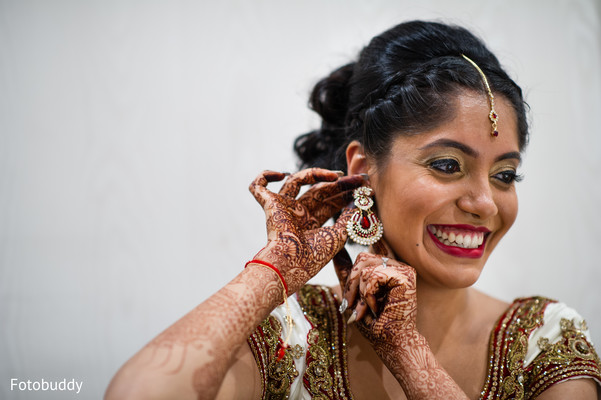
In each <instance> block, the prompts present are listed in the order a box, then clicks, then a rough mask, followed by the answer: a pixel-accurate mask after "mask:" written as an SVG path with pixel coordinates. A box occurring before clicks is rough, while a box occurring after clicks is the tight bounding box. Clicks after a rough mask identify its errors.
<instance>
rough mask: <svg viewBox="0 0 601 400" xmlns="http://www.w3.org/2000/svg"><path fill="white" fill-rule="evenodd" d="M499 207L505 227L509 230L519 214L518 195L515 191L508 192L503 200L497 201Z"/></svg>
mask: <svg viewBox="0 0 601 400" xmlns="http://www.w3.org/2000/svg"><path fill="white" fill-rule="evenodd" d="M497 204H498V207H499V215H500V216H501V219H502V221H503V225H504V226H503V228H504V230H505V231H507V230H508V229H509V228H511V226H512V225H513V223H514V222H515V219H516V218H517V215H518V197H517V194H516V192H515V191H512V192H509V193H507V195H506V196H504V197H503V198H502V199H501V201H498V202H497Z"/></svg>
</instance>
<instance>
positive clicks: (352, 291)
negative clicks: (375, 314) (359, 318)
mask: <svg viewBox="0 0 601 400" xmlns="http://www.w3.org/2000/svg"><path fill="white" fill-rule="evenodd" d="M371 258H372V255H371V254H368V253H360V254H359V255H358V256H357V260H356V261H355V264H354V265H353V267H352V268H351V271H350V275H349V277H348V278H347V281H346V284H345V285H344V290H343V293H342V296H343V298H345V299H346V301H347V304H348V306H349V307H353V306H354V305H355V303H356V302H357V301H358V300H359V281H360V279H361V271H362V270H363V268H366V267H368V266H369V265H370V260H371Z"/></svg>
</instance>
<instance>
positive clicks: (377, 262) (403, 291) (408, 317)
mask: <svg viewBox="0 0 601 400" xmlns="http://www.w3.org/2000/svg"><path fill="white" fill-rule="evenodd" d="M380 242H382V243H380V249H379V250H380V252H382V253H384V256H382V255H379V254H371V253H360V254H359V255H358V256H357V260H356V261H355V264H354V265H353V266H351V265H350V257H348V253H347V254H346V255H345V254H344V253H343V252H341V253H339V254H337V255H336V257H334V265H335V266H336V270H337V272H338V276H339V279H340V280H341V283H342V284H343V285H344V286H343V287H344V294H343V298H344V300H346V305H347V306H348V307H350V308H351V309H353V308H354V311H353V313H352V314H351V317H350V319H349V322H353V321H356V322H357V323H358V328H359V329H360V330H361V332H362V333H363V335H364V336H365V337H366V338H367V339H368V340H369V341H370V342H371V343H372V345H374V348H376V350H378V349H377V347H380V346H382V345H385V344H387V345H386V346H384V347H388V346H389V345H394V343H398V341H397V340H398V339H399V338H400V337H402V336H403V335H407V334H411V332H412V331H416V314H417V290H416V273H415V269H413V268H412V267H410V266H409V265H407V264H404V263H401V262H399V261H396V260H394V259H393V258H392V257H393V253H392V251H391V250H390V249H389V248H388V246H387V245H386V244H385V242H384V241H383V240H381V241H380ZM383 257H386V262H384V258H383Z"/></svg>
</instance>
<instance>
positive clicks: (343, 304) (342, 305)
mask: <svg viewBox="0 0 601 400" xmlns="http://www.w3.org/2000/svg"><path fill="white" fill-rule="evenodd" d="M347 307H348V301H346V299H345V298H343V299H342V302H341V303H340V308H339V309H338V311H340V314H344V312H345V311H346V309H347Z"/></svg>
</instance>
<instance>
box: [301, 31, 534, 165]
mask: <svg viewBox="0 0 601 400" xmlns="http://www.w3.org/2000/svg"><path fill="white" fill-rule="evenodd" d="M462 54H465V55H466V56H467V57H469V58H470V59H472V60H473V61H474V62H475V63H476V64H478V66H479V67H480V69H482V71H483V72H484V74H485V75H486V77H487V78H488V82H489V84H490V87H491V89H492V91H493V92H494V93H495V94H496V95H501V96H503V97H504V98H506V99H507V100H508V101H509V102H510V103H511V105H512V106H513V109H514V110H515V113H516V116H517V125H518V143H519V147H520V150H523V149H524V147H525V146H526V144H527V142H528V122H527V118H526V107H527V105H526V103H525V102H524V99H523V97H522V90H521V89H520V87H519V86H518V85H517V84H516V83H515V82H514V81H513V80H512V79H511V78H510V77H509V76H508V75H507V73H506V72H505V71H504V70H503V69H502V68H501V65H500V64H499V61H498V60H497V58H496V57H495V56H494V54H492V53H491V52H490V51H489V50H488V49H487V48H486V46H485V45H484V43H483V42H482V41H481V40H480V39H478V38H477V37H475V36H474V35H473V34H472V33H470V32H469V31H468V30H466V29H465V28H462V27H458V26H451V25H445V24H442V23H437V22H425V21H411V22H406V23H402V24H400V25H397V26H395V27H394V28H392V29H389V30H388V31H386V32H384V33H382V34H381V35H379V36H376V37H374V38H373V39H372V40H371V42H370V43H369V45H368V46H367V47H365V48H363V50H362V51H361V52H360V54H359V59H358V60H357V61H356V62H352V63H350V64H347V65H344V66H342V67H340V68H338V69H337V70H335V71H334V72H332V73H331V74H330V75H329V76H327V77H326V78H324V79H322V80H321V81H319V82H318V83H317V84H316V85H315V87H314V88H313V92H312V93H311V97H310V100H309V105H310V107H311V108H312V109H313V110H314V111H316V112H317V113H318V114H319V115H320V116H321V118H322V124H321V128H320V129H317V130H314V131H312V132H309V133H306V134H304V135H301V136H299V137H298V138H297V139H296V141H295V142H294V150H295V151H296V153H297V155H298V156H299V158H300V161H301V166H302V167H322V168H329V169H336V170H342V171H346V159H345V150H346V147H347V145H348V144H349V143H350V142H351V141H353V140H358V141H359V142H360V143H361V144H362V145H363V147H364V149H365V152H366V153H367V154H369V155H370V156H373V157H375V158H376V160H382V159H383V157H385V156H386V155H387V154H388V150H389V149H390V143H391V141H392V140H393V139H394V137H396V135H398V134H412V133H419V132H423V131H425V130H429V129H432V128H435V127H436V126H438V125H439V124H441V123H442V122H444V121H445V120H447V119H448V118H449V117H450V116H451V115H452V112H453V105H454V102H453V101H450V100H452V99H450V98H449V97H450V96H454V95H457V94H458V92H459V91H460V90H463V89H471V90H476V91H483V92H484V93H486V89H485V86H484V82H483V79H482V76H481V75H480V73H479V72H478V70H477V69H476V68H474V67H473V66H472V65H471V64H470V63H468V62H467V61H466V60H465V59H464V58H463V57H462V56H461V55H462Z"/></svg>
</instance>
